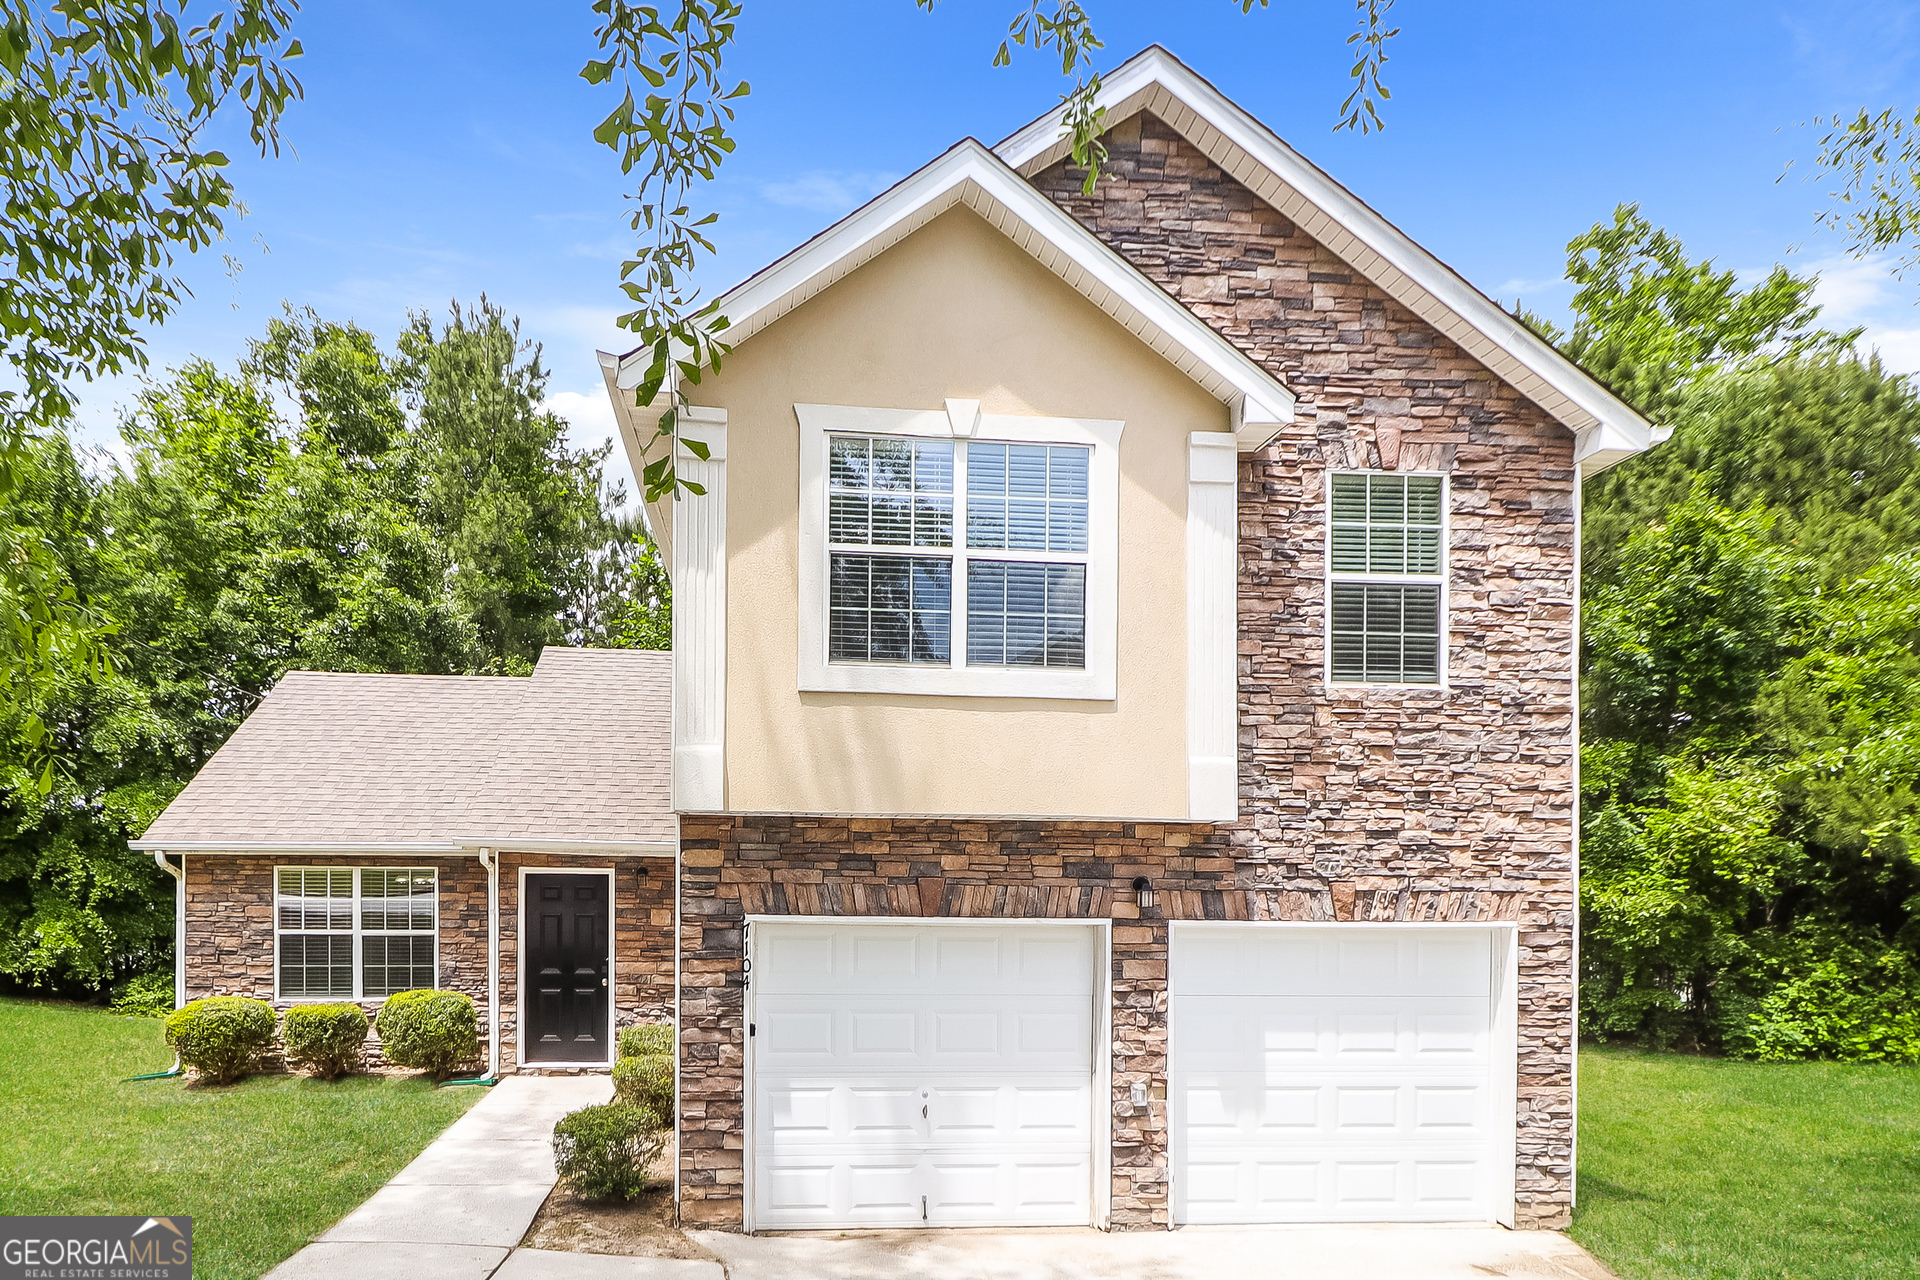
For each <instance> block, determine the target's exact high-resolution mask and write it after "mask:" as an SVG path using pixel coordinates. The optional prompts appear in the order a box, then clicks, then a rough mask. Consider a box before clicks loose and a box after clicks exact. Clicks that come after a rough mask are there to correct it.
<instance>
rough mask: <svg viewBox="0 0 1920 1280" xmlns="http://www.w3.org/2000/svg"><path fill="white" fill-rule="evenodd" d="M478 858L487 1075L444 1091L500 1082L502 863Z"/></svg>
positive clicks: (484, 855) (489, 856)
mask: <svg viewBox="0 0 1920 1280" xmlns="http://www.w3.org/2000/svg"><path fill="white" fill-rule="evenodd" d="M475 856H476V857H478V858H479V859H480V865H481V866H483V867H485V868H486V869H487V1074H485V1075H483V1076H467V1077H465V1078H463V1079H459V1080H448V1081H446V1082H445V1083H444V1084H442V1085H441V1086H440V1087H441V1088H442V1089H445V1088H449V1087H451V1086H453V1085H457V1084H482V1085H488V1086H492V1085H496V1084H498V1083H500V863H499V861H498V860H497V859H496V858H495V857H494V856H493V850H491V849H478V850H475Z"/></svg>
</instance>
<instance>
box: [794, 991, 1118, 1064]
mask: <svg viewBox="0 0 1920 1280" xmlns="http://www.w3.org/2000/svg"><path fill="white" fill-rule="evenodd" d="M936 998H937V1000H938V1005H937V1007H929V1004H930V1002H931V1000H932V999H936ZM756 1039H759V1040H760V1043H759V1045H758V1046H757V1048H756V1052H757V1053H758V1054H759V1058H758V1062H759V1064H760V1067H761V1068H762V1069H763V1070H767V1071H771V1072H774V1073H776V1074H798V1073H806V1074H819V1075H827V1074H833V1073H836V1072H849V1073H856V1074H867V1073H871V1072H873V1071H895V1070H913V1071H919V1072H922V1073H925V1072H943V1071H948V1070H963V1069H978V1070H982V1071H1029V1072H1054V1071H1078V1072H1081V1073H1088V1072H1091V1071H1092V1069H1093V1005H1092V997H1091V995H1086V996H1074V997H1071V998H1066V999H1063V998H1062V997H1060V996H1034V995H1026V996H1017V995H1016V996H983V995H978V994H970V995H954V996H941V997H932V998H929V999H928V1000H924V1001H923V1000H914V999H912V998H909V997H906V996H903V995H842V996H838V997H835V996H831V995H791V996H784V997H781V998H780V999H779V1001H778V1003H777V1005H776V1006H775V1008H774V1009H773V1010H771V1011H767V1012H762V1013H760V1014H758V1015H757V1018H756Z"/></svg>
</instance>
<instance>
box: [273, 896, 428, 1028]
mask: <svg viewBox="0 0 1920 1280" xmlns="http://www.w3.org/2000/svg"><path fill="white" fill-rule="evenodd" d="M274 925H275V940H276V945H277V958H276V963H275V969H276V973H275V987H276V994H277V996H278V998H279V999H282V1000H320V999H327V1000H359V999H377V998H379V997H381V996H389V995H392V994H393V993H394V992H396V991H409V990H412V989H414V988H416V987H432V986H436V985H438V982H439V965H438V960H437V950H438V940H439V886H438V883H437V878H436V875H435V873H434V871H433V869H432V868H430V867H279V868H276V870H275V872H274Z"/></svg>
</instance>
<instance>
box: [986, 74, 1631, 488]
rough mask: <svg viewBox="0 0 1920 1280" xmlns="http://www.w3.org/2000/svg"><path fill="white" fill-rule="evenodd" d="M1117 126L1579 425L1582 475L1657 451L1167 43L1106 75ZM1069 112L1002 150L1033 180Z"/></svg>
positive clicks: (1059, 144)
mask: <svg viewBox="0 0 1920 1280" xmlns="http://www.w3.org/2000/svg"><path fill="white" fill-rule="evenodd" d="M1099 102H1100V105H1101V106H1103V107H1105V108H1106V112H1107V115H1106V118H1107V120H1108V121H1109V122H1111V123H1114V124H1117V123H1119V122H1120V121H1122V120H1125V119H1126V118H1128V117H1129V116H1132V115H1134V114H1136V113H1138V112H1140V111H1148V112H1151V113H1152V114H1153V115H1154V116H1155V117H1157V118H1158V119H1160V120H1162V121H1164V122H1165V123H1166V124H1167V125H1168V126H1169V127H1170V128H1172V129H1173V130H1175V131H1176V132H1177V133H1179V134H1180V135H1181V136H1182V137H1184V138H1185V139H1186V140H1187V141H1188V142H1191V143H1192V144H1193V145H1194V146H1195V147H1197V148H1199V149H1200V150H1201V151H1202V152H1204V153H1205V154H1206V155H1207V157H1208V158H1209V159H1211V160H1212V161H1213V162H1214V163H1215V164H1217V165H1219V166H1220V167H1221V168H1222V169H1224V170H1225V171H1226V172H1227V173H1229V174H1231V175H1232V176H1233V177H1234V178H1235V179H1237V180H1238V181H1240V182H1241V183H1243V184H1244V185H1246V186H1247V187H1248V188H1249V189H1251V190H1252V191H1253V193H1254V194H1255V195H1257V196H1259V197H1260V198H1261V199H1262V200H1265V201H1266V202H1267V203H1268V204H1270V205H1272V206H1273V207H1274V208H1275V209H1277V210H1279V212H1280V213H1282V214H1283V215H1285V216H1286V217H1288V218H1290V219H1292V220H1293V222H1294V223H1295V224H1297V225H1298V226H1299V227H1300V229H1301V230H1303V231H1305V232H1306V233H1307V234H1308V235H1310V236H1312V237H1313V238H1314V239H1315V240H1318V241H1319V242H1320V243H1321V244H1323V245H1325V246H1326V247H1327V248H1328V250H1329V251H1331V252H1333V253H1335V254H1337V255H1338V256H1339V257H1340V258H1342V259H1343V260H1345V261H1346V262H1348V263H1349V264H1351V265H1352V266H1353V268H1354V269H1355V270H1357V271H1359V272H1360V273H1361V274H1362V275H1364V276H1366V277H1367V278H1368V279H1369V280H1372V281H1373V282H1374V283H1375V284H1376V285H1378V286H1379V287H1380V288H1381V289H1383V290H1385V291H1386V292H1387V293H1388V294H1389V295H1391V296H1392V297H1393V298H1394V299H1395V300H1396V301H1398V302H1399V303H1400V304H1401V305H1402V306H1405V307H1406V308H1407V309H1408V310H1409V311H1412V312H1413V313H1414V314H1415V315H1417V316H1419V317H1420V318H1421V319H1423V320H1425V321H1426V322H1427V323H1428V324H1431V325H1432V326H1433V327H1434V328H1436V329H1438V330H1439V331H1440V332H1441V333H1443V334H1445V335H1446V336H1447V337H1448V338H1450V339H1452V340H1453V341H1454V342H1456V343H1458V344H1459V345H1460V347H1461V348H1462V349H1463V350H1465V351H1466V352H1467V353H1468V354H1470V355H1472V356H1473V357H1474V358H1475V359H1477V360H1479V361H1480V362H1481V363H1482V364H1484V365H1486V366H1487V368H1488V369H1489V370H1491V371H1492V372H1493V373H1495V374H1497V375H1498V376H1499V377H1501V378H1502V379H1504V380H1505V381H1507V382H1508V383H1510V384H1511V385H1512V386H1513V387H1514V389H1515V390H1517V391H1519V392H1520V393H1521V394H1522V395H1524V396H1526V397H1527V398H1528V399H1529V400H1531V401H1533V402H1534V403H1535V404H1537V405H1539V406H1540V408H1541V409H1543V410H1545V411H1546V412H1547V413H1548V414H1550V415H1552V416H1553V417H1554V418H1555V419H1556V420H1558V421H1559V422H1561V423H1562V424H1564V425H1565V426H1566V427H1567V428H1568V429H1570V430H1571V431H1573V433H1574V435H1575V438H1576V439H1577V441H1578V442H1579V443H1578V448H1577V450H1576V457H1577V458H1578V460H1579V465H1580V469H1581V472H1582V474H1585V475H1592V474H1594V473H1596V472H1598V471H1601V470H1604V469H1605V468H1607V467H1609V466H1612V465H1613V464H1614V463H1616V462H1619V461H1621V460H1623V459H1625V458H1629V457H1631V456H1633V455H1634V454H1636V453H1639V452H1641V451H1643V450H1645V449H1648V448H1651V447H1652V446H1653V445H1655V444H1657V443H1659V440H1660V439H1661V438H1662V437H1660V436H1659V434H1658V432H1657V431H1656V429H1655V428H1654V426H1653V424H1651V423H1650V422H1648V421H1647V420H1646V419H1645V418H1643V417H1641V416H1640V415H1639V414H1638V413H1636V412H1635V411H1634V410H1633V409H1632V408H1631V407H1630V406H1628V405H1627V404H1626V403H1625V402H1624V401H1622V400H1620V399H1619V398H1618V397H1617V396H1615V395H1614V394H1613V393H1612V392H1610V391H1608V390H1607V389H1606V388H1605V387H1603V386H1601V385H1600V384H1599V383H1598V382H1597V381H1595V380H1594V379H1593V377H1592V376H1591V375H1589V374H1588V373H1586V372H1585V371H1584V370H1582V369H1581V368H1580V367H1579V366H1578V365H1575V364H1574V363H1573V362H1572V361H1571V360H1568V359H1567V358H1566V357H1565V356H1563V355H1561V354H1560V353H1559V352H1558V351H1555V350H1554V349H1553V348H1552V347H1551V346H1550V345H1548V344H1547V343H1546V342H1544V341H1542V340H1541V339H1540V337H1539V336H1538V335H1536V334H1535V333H1534V332H1533V331H1532V330H1530V329H1528V328H1527V327H1526V326H1525V325H1523V324H1521V323H1520V322H1519V321H1518V320H1516V319H1514V318H1513V317H1512V316H1510V315H1508V314H1507V313H1506V312H1505V311H1502V310H1501V309H1500V306H1499V304H1497V303H1495V302H1494V301H1492V300H1491V299H1489V298H1488V297H1487V296H1486V295H1484V294H1482V293H1481V292H1480V291H1479V290H1477V289H1475V288H1474V287H1473V286H1472V285H1470V284H1468V283H1467V282H1466V280H1464V279H1462V278H1461V276H1460V275H1459V274H1458V273H1457V272H1455V271H1454V270H1453V269H1452V268H1451V267H1449V266H1447V265H1446V264H1445V263H1443V262H1441V261H1440V260H1439V259H1438V258H1436V257H1434V256H1433V255H1432V254H1431V253H1429V252H1427V251H1426V250H1425V249H1423V248H1421V247H1420V246H1419V245H1418V244H1416V243H1414V241H1413V240H1412V239H1411V238H1409V237H1408V236H1407V235H1406V233H1405V232H1403V231H1401V230H1400V229H1399V228H1398V227H1395V226H1394V225H1393V224H1392V223H1390V222H1388V221H1387V220H1386V219H1385V218H1383V217H1381V216H1380V215H1379V214H1378V213H1375V212H1374V211H1373V210H1372V209H1370V208H1368V207H1367V206H1366V205H1365V204H1364V203H1363V202H1362V201H1361V200H1360V199H1359V197H1357V196H1355V195H1354V194H1353V193H1352V192H1351V191H1348V190H1347V189H1346V188H1345V187H1343V186H1341V185H1340V184H1339V183H1338V182H1335V181H1334V180H1333V179H1332V178H1331V177H1329V176H1328V175H1327V174H1326V173H1325V172H1323V171H1322V170H1321V169H1320V168H1318V167H1317V166H1315V165H1314V164H1313V163H1312V162H1311V161H1309V160H1307V159H1306V158H1305V157H1304V156H1302V155H1301V154H1300V153H1299V152H1297V151H1295V150H1294V149H1293V148H1292V147H1290V146H1288V145H1287V144H1286V143H1285V142H1282V141H1281V140H1280V138H1279V137H1278V136H1277V135H1276V134H1275V133H1274V132H1273V131H1272V130H1271V129H1269V128H1267V127H1266V126H1265V125H1263V124H1261V123H1260V122H1259V121H1258V120H1256V119H1254V117H1253V116H1251V115H1249V114H1248V113H1247V112H1246V111H1245V110H1243V109H1242V108H1241V107H1239V106H1238V105H1236V104H1235V103H1234V102H1232V101H1231V100H1230V99H1228V98H1227V97H1226V95H1224V94H1222V93H1221V92H1220V91H1219V90H1218V89H1216V88H1214V87H1213V86H1212V85H1211V84H1208V83H1207V82H1206V81H1205V80H1204V79H1202V78H1201V77H1200V76H1199V75H1198V74H1197V73H1195V72H1194V71H1193V69H1192V68H1190V67H1188V66H1187V65H1186V64H1185V63H1183V62H1181V61H1180V60H1179V59H1178V58H1176V57H1174V56H1173V55H1172V54H1171V53H1168V52H1167V51H1166V50H1165V49H1163V48H1161V47H1160V46H1158V45H1154V46H1151V47H1149V48H1148V49H1146V50H1144V51H1143V52H1141V53H1139V54H1137V55H1135V56H1134V57H1133V58H1130V59H1128V60H1127V62H1125V63H1124V64H1122V65H1121V66H1120V67H1119V68H1118V69H1116V70H1115V71H1114V72H1113V73H1112V74H1110V75H1107V76H1103V77H1102V78H1101V92H1100V99H1099ZM1068 145H1069V140H1068V138H1067V137H1066V136H1065V126H1064V125H1063V123H1062V118H1061V112H1060V111H1058V110H1055V111H1051V112H1048V113H1047V114H1046V115H1043V116H1041V117H1040V118H1039V119H1037V120H1035V121H1033V123H1031V124H1029V125H1027V126H1026V127H1025V128H1023V129H1021V130H1019V131H1018V132H1017V133H1015V134H1013V135H1012V136H1011V137H1009V138H1008V139H1007V140H1006V141H1004V142H1002V143H1001V144H1000V145H999V146H998V147H996V148H994V150H995V152H996V154H998V155H999V156H1000V158H1001V159H1003V160H1005V161H1006V162H1007V163H1008V164H1010V165H1012V166H1013V167H1014V168H1015V169H1017V170H1019V171H1020V173H1021V174H1022V175H1024V176H1027V177H1032V176H1033V175H1034V174H1037V173H1039V172H1040V171H1041V170H1043V169H1045V168H1046V167H1047V166H1049V165H1051V164H1053V163H1055V162H1056V161H1058V160H1059V159H1060V158H1061V157H1062V156H1064V155H1066V154H1067V150H1068Z"/></svg>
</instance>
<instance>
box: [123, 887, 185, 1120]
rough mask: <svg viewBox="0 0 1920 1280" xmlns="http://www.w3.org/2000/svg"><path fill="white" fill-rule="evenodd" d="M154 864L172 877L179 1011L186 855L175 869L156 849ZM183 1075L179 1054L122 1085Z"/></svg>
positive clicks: (177, 1005)
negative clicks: (169, 1062)
mask: <svg viewBox="0 0 1920 1280" xmlns="http://www.w3.org/2000/svg"><path fill="white" fill-rule="evenodd" d="M153 865H154V866H156V867H158V868H160V869H161V870H162V871H164V872H166V873H167V874H168V875H170V876H172V877H173V1007H174V1008H176V1009H179V1008H182V1007H183V1006H185V1004H186V1003H187V855H186V854H184V853H183V854H181V855H180V866H179V867H178V868H177V869H176V868H175V867H174V865H173V864H172V863H170V862H168V861H167V855H166V854H165V853H164V852H163V851H161V850H159V849H155V850H154V851H153ZM182 1074H184V1069H183V1068H182V1067H181V1065H180V1055H179V1054H177V1053H176V1054H174V1055H173V1065H172V1066H170V1067H168V1068H167V1069H166V1070H165V1071H155V1072H151V1073H149V1074H147V1075H144V1076H129V1077H128V1078H127V1080H125V1081H123V1082H122V1083H127V1084H130V1083H132V1082H133V1081H135V1080H171V1079H173V1078H174V1077H175V1076H179V1075H182Z"/></svg>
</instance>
